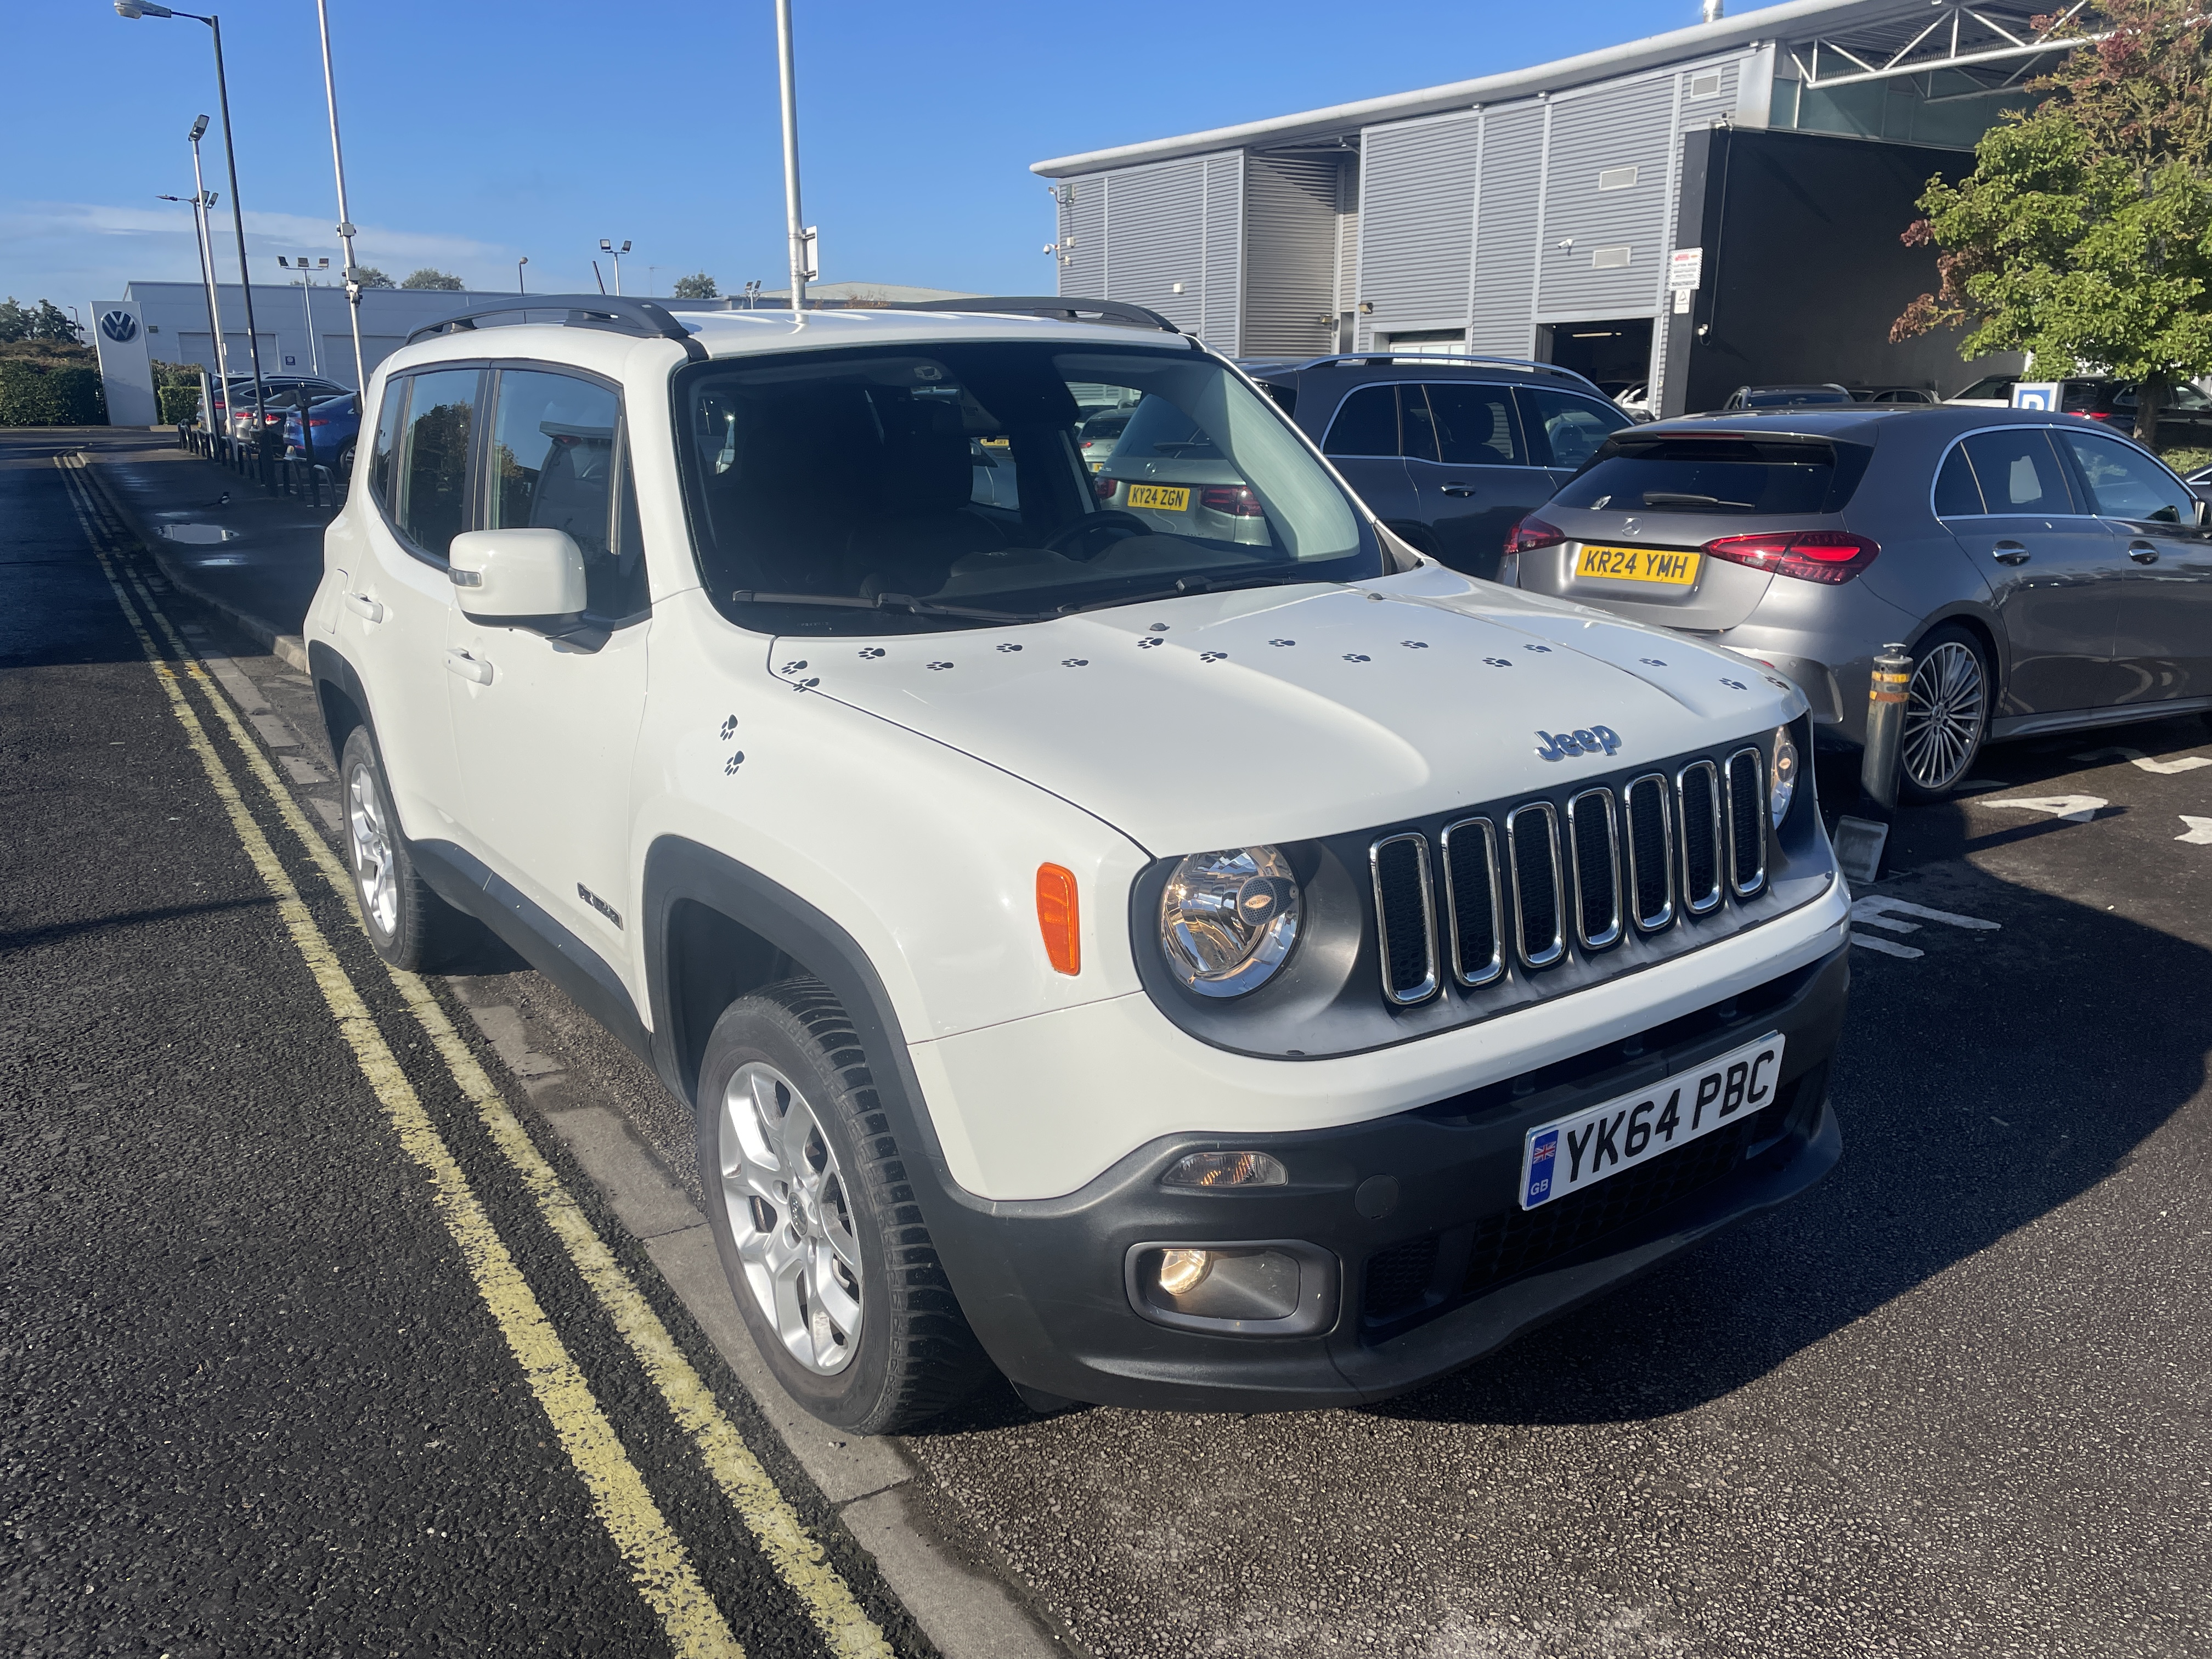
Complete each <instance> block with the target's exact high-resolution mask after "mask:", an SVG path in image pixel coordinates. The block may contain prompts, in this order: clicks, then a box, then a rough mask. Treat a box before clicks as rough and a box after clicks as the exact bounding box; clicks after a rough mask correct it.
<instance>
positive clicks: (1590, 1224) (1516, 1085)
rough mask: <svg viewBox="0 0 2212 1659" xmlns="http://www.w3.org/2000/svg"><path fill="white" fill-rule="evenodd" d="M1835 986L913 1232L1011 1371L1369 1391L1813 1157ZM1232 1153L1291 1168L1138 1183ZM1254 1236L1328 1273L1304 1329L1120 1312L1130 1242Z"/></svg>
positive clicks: (1622, 1269)
mask: <svg viewBox="0 0 2212 1659" xmlns="http://www.w3.org/2000/svg"><path fill="white" fill-rule="evenodd" d="M1849 984H1850V967H1849V963H1848V962H1847V961H1846V951H1844V950H1839V951H1836V952H1835V953H1833V954H1832V955H1831V956H1829V957H1826V958H1824V959H1823V960H1821V961H1820V962H1818V963H1813V964H1811V965H1809V966H1808V967H1805V968H1802V969H1797V970H1796V971H1795V972H1793V973H1791V974H1789V975H1784V976H1783V977H1781V978H1779V979H1777V980H1775V981H1771V982H1769V983H1768V984H1766V985H1764V986H1761V987H1759V988H1758V989H1757V990H1756V991H1753V992H1747V993H1745V994H1741V995H1740V996H1738V997H1736V998H1735V999H1734V1000H1730V1001H1729V1002H1725V1003H1722V1004H1718V1005H1716V1006H1713V1007H1710V1008H1706V1009H1704V1010H1701V1011H1700V1012H1697V1013H1695V1014H1691V1015H1688V1016H1685V1017H1684V1018H1680V1019H1676V1020H1674V1021H1671V1022H1669V1023H1668V1024H1666V1025H1664V1026H1662V1027H1659V1028H1657V1029H1656V1030H1651V1031H1648V1032H1645V1033H1643V1034H1642V1035H1641V1036H1640V1037H1638V1038H1636V1039H1632V1040H1631V1041H1629V1042H1626V1043H1614V1044H1610V1045H1608V1046H1607V1048H1603V1049H1601V1050H1598V1051H1595V1052H1594V1053H1590V1054H1583V1055H1580V1056H1577V1058H1575V1059H1573V1060H1564V1061H1561V1062H1559V1063H1558V1064H1556V1065H1553V1066H1547V1067H1545V1068H1543V1069H1542V1070H1541V1071H1538V1072H1535V1073H1530V1074H1528V1076H1526V1077H1523V1078H1518V1079H1511V1080H1510V1081H1508V1082H1505V1083H1500V1084H1497V1085H1492V1086H1490V1087H1487V1088H1485V1089H1481V1090H1478V1091H1473V1092H1472V1093H1469V1094H1468V1095H1463V1096H1459V1097H1454V1098H1453V1099H1450V1100H1445V1101H1439V1102H1437V1103H1433V1104H1431V1105H1429V1106H1426V1107H1423V1108H1421V1109H1418V1110H1415V1111H1410V1112H1401V1113H1399V1114H1396V1115H1393V1116H1390V1117H1387V1118H1383V1119H1379V1120H1376V1121H1370V1122H1366V1123H1359V1124H1354V1125H1350V1126H1347V1127H1343V1128H1339V1129H1329V1130H1321V1131H1315V1132H1310V1133H1299V1134H1286V1135H1238V1136H1237V1137H1236V1138H1235V1139H1234V1140H1233V1141H1231V1140H1225V1139H1221V1138H1219V1137H1209V1136H1203V1135H1177V1136H1171V1137H1168V1138H1166V1139H1161V1140H1158V1141H1156V1142H1153V1143H1152V1144H1151V1145H1148V1146H1144V1147H1142V1148H1139V1150H1138V1151H1137V1152H1133V1153H1131V1154H1130V1155H1129V1156H1128V1157H1127V1158H1123V1159H1122V1160H1121V1162H1120V1163H1118V1164H1115V1166H1114V1167H1113V1168H1112V1169H1111V1170H1108V1171H1107V1172H1106V1173H1105V1174H1103V1175H1102V1176H1099V1177H1098V1178H1097V1180H1095V1181H1093V1182H1091V1183H1090V1184H1089V1185H1088V1186H1086V1187H1085V1188H1083V1189H1082V1190H1081V1191H1079V1192H1077V1193H1074V1194H1070V1195H1069V1196H1067V1197H1066V1198H1063V1199H1055V1200H1045V1201H1041V1202H1035V1203H996V1204H978V1203H977V1202H976V1201H975V1200H973V1199H972V1198H970V1199H969V1200H967V1201H966V1202H965V1203H962V1202H959V1201H957V1200H956V1201H954V1202H952V1203H950V1204H945V1205H932V1206H930V1207H931V1209H932V1210H933V1212H936V1213H935V1214H934V1215H933V1231H935V1232H936V1233H937V1234H938V1242H939V1251H940V1255H941V1256H942V1258H943V1260H944V1261H945V1267H946V1269H947V1272H948V1273H949V1274H950V1275H951V1279H952V1284H953V1288H954V1290H955V1291H957V1294H958V1296H959V1298H960V1303H961V1305H962V1307H963V1310H965V1311H966V1313H967V1316H968V1318H969V1322H970V1323H971V1324H972V1325H973V1326H974V1328H975V1332H976V1334H977V1335H978V1336H979V1337H980V1338H981V1340H982V1343H983V1346H984V1347H985V1348H986V1349H987V1351H988V1352H989V1353H990V1355H991V1358H993V1359H994V1361H996V1362H997V1364H998V1365H999V1367H1000V1370H1004V1371H1005V1372H1006V1375H1007V1376H1010V1377H1012V1379H1014V1380H1015V1381H1016V1382H1018V1383H1023V1384H1024V1385H1026V1386H1027V1387H1029V1388H1030V1389H1036V1390H1039V1391H1042V1392H1044V1393H1048V1394H1053V1395H1062V1396H1065V1397H1066V1398H1068V1399H1073V1400H1080V1401H1090V1402H1092V1403H1095V1404H1100V1405H1114V1406H1127V1407H1161V1408H1167V1409H1176V1410H1192V1411H1265V1410H1279V1409H1285V1408H1295V1407H1316V1406H1328V1405H1345V1404H1351V1403H1356V1402H1359V1401H1372V1400H1377V1399H1382V1398H1384V1397H1386V1396H1388V1395H1393V1394H1397V1393H1401V1392H1402V1391H1404V1390H1406V1389H1411V1388H1414V1387H1417V1386H1418V1385H1419V1384H1420V1383H1425V1382H1427V1381H1429V1380H1430V1379H1431V1378H1433V1377H1436V1376H1441V1375H1442V1374H1443V1373H1444V1372H1446V1371H1449V1370H1453V1369H1454V1368H1455V1367H1457V1366H1459V1365H1462V1364H1465V1363H1467V1362H1468V1360H1470V1359H1473V1358H1476V1357H1477V1356H1479V1355H1480V1354H1483V1353H1485V1352H1488V1351H1490V1350H1491V1349H1493V1348H1496V1347H1498V1346H1500V1345H1502V1344H1504V1343H1505V1342H1507V1341H1510V1340H1511V1339H1512V1338H1513V1337H1514V1336H1516V1335H1517V1334H1520V1333H1521V1332H1522V1331H1524V1330H1527V1329H1528V1328H1531V1327H1533V1326H1535V1325H1538V1324H1541V1323H1543V1322H1546V1321H1547V1320H1549V1319H1551V1318H1553V1317H1554V1316H1557V1315H1559V1313H1560V1312H1562V1311H1563V1310H1566V1309H1568V1308H1571V1307H1572V1306H1573V1305H1574V1304H1577V1303H1578V1302H1582V1301H1583V1300H1585V1299H1587V1298H1589V1297H1594V1296H1596V1295H1598V1294H1600V1293H1601V1292H1602V1291H1606V1290H1607V1289H1609V1288H1611V1287H1612V1286H1613V1285H1618V1284H1620V1282H1621V1281H1623V1280H1624V1279H1627V1278H1629V1277H1631V1276H1632V1275H1633V1274H1635V1273H1639V1272H1641V1271H1642V1270H1644V1268H1646V1267H1650V1265H1651V1264H1653V1263H1654V1262H1656V1261H1659V1260H1661V1259H1662V1258H1663V1257H1665V1256H1667V1255H1670V1254H1672V1253H1673V1252H1674V1251H1676V1250H1679V1249H1682V1248H1683V1247H1684V1246H1686V1245H1687V1244H1689V1243H1692V1242H1694V1241H1695V1240H1697V1239H1699V1238H1701V1237H1705V1235H1706V1234H1708V1233H1711V1232H1712V1231H1716V1230H1717V1229H1718V1228H1721V1227H1723V1226H1726V1225H1729V1223H1730V1222H1733V1221H1736V1220H1739V1219H1741V1218H1742V1217H1744V1216H1746V1215H1748V1214H1750V1213H1751V1212H1753V1211H1756V1210H1760V1209H1764V1208H1767V1207H1770V1206H1774V1205H1777V1204H1780V1203H1782V1202H1784V1201H1785V1200H1788V1199H1790V1198H1792V1197H1794V1196H1795V1195H1796V1194H1798V1193H1800V1192H1802V1191H1803V1190H1804V1189H1805V1188H1808V1187H1809V1186H1811V1185H1812V1184H1813V1183H1814V1182H1816V1181H1818V1180H1819V1179H1820V1177H1821V1176H1824V1175H1826V1173H1827V1172H1828V1170H1830V1169H1832V1167H1833V1166H1834V1165H1835V1164H1836V1161H1837V1159H1838V1158H1840V1157H1841V1156H1842V1151H1843V1141H1842V1136H1841V1134H1840V1133H1839V1131H1838V1127H1837V1126H1836V1123H1835V1121H1834V1115H1833V1114H1832V1113H1831V1112H1830V1111H1829V1110H1828V1109H1827V1108H1826V1086H1827V1074H1828V1061H1829V1059H1830V1057H1831V1055H1832V1054H1833V1053H1834V1051H1835V1047H1836V1042H1837V1039H1838V1034H1839V1032H1840V1030H1841V1027H1842V1023H1843V1015H1844V1003H1845V1000H1846V995H1847V992H1848V988H1849ZM1770 1030H1778V1031H1780V1032H1781V1033H1782V1034H1783V1035H1784V1037H1785V1039H1786V1044H1785V1048H1784V1063H1783V1068H1782V1072H1781V1075H1780V1079H1779V1084H1778V1088H1777V1090H1776V1093H1775V1097H1774V1099H1773V1101H1772V1103H1771V1104H1769V1105H1767V1106H1765V1108H1763V1109H1760V1110H1759V1111H1758V1112H1757V1113H1755V1114H1750V1115H1747V1116H1746V1117H1745V1118H1743V1119H1742V1120H1741V1121H1738V1122H1737V1123H1735V1124H1733V1125H1731V1126H1729V1127H1727V1128H1725V1129H1723V1130H1721V1131H1719V1132H1717V1133H1712V1134H1709V1135H1706V1136H1705V1137H1704V1138H1702V1139H1699V1140H1696V1141H1692V1142H1690V1143H1688V1144H1686V1145H1685V1146H1681V1147H1680V1148H1678V1149H1676V1150H1675V1151H1674V1152H1668V1153H1666V1154H1664V1155H1662V1156H1661V1157H1659V1158H1652V1159H1650V1160H1647V1161H1646V1162H1645V1163H1644V1164H1639V1165H1638V1166H1636V1167H1635V1168H1634V1169H1632V1170H1626V1171H1623V1172H1622V1173H1620V1174H1619V1175H1616V1176H1613V1178H1612V1179H1610V1180H1608V1181H1606V1182H1601V1183H1600V1184H1598V1185H1597V1186H1595V1187H1592V1188H1588V1189H1587V1190H1585V1191H1583V1192H1579V1193H1576V1194H1571V1195H1569V1196H1567V1197H1565V1198H1561V1199H1558V1200H1554V1201H1553V1202H1552V1203H1550V1204H1547V1205H1545V1206H1541V1208H1539V1209H1536V1210H1534V1211H1525V1212H1524V1211H1522V1209H1521V1208H1520V1207H1519V1206H1518V1204H1517V1202H1516V1197H1515V1194H1516V1187H1517V1183H1518V1181H1519V1178H1520V1168H1521V1152H1522V1137H1523V1135H1524V1133H1525V1132H1526V1131H1527V1130H1528V1128H1529V1127H1531V1126H1533V1125H1535V1124H1539V1123H1544V1122H1547V1121H1552V1120H1553V1119H1556V1118H1559V1117H1564V1116H1566V1115H1569V1114H1571V1113H1572V1112H1574V1111H1576V1110H1577V1109H1580V1108H1582V1107H1584V1106H1589V1105H1595V1104H1596V1103H1599V1102H1601V1101H1604V1100H1607V1099H1610V1098H1612V1097H1614V1096H1617V1095H1621V1094H1625V1093H1627V1092H1628V1091H1632V1090H1635V1089H1639V1088H1643V1087H1645V1086H1648V1085H1650V1084H1653V1083H1656V1082H1657V1081H1658V1080H1659V1079H1662V1078H1664V1077H1667V1076H1668V1075H1670V1074H1672V1073H1676V1072H1680V1071H1685V1070H1687V1069H1689V1068H1691V1067H1692V1066H1697V1065H1699V1064H1700V1063H1702V1062H1703V1061H1705V1060H1709V1059H1711V1058H1712V1057H1713V1056H1715V1055H1717V1054H1724V1053H1726V1052H1727V1051H1728V1050H1729V1049H1730V1048H1734V1047H1735V1046H1737V1045H1738V1044H1741V1043H1743V1042H1748V1041H1750V1040H1752V1039H1754V1038H1756V1037H1758V1036H1761V1035H1763V1034H1764V1033H1765V1032H1767V1031H1770ZM1232 1147H1233V1148H1235V1149H1239V1150H1245V1149H1249V1150H1258V1151H1263V1152H1269V1153H1272V1154H1273V1156H1274V1157H1275V1158H1278V1159H1279V1160H1280V1161H1281V1162H1282V1164H1284V1165H1285V1169H1286V1170H1287V1171H1288V1174H1289V1177H1290V1179H1289V1183H1288V1184H1287V1185H1284V1186H1276V1187H1265V1188H1239V1189H1231V1190H1206V1189H1191V1188H1166V1187H1163V1186H1162V1185H1161V1184H1160V1176H1161V1175H1162V1174H1163V1173H1164V1171H1165V1170H1167V1169H1168V1168H1169V1166H1170V1165H1171V1164H1174V1163H1176V1160H1177V1159H1179V1158H1182V1157H1183V1156H1184V1155H1185V1154H1187V1153H1188V1152H1194V1151H1209V1150H1220V1149H1225V1148H1232ZM1378 1177H1380V1179H1378ZM1260 1241H1278V1242H1282V1243H1285V1247H1286V1248H1289V1249H1291V1251H1292V1253H1293V1254H1297V1253H1298V1251H1300V1250H1303V1252H1304V1255H1303V1257H1302V1259H1303V1260H1304V1262H1305V1263H1306V1266H1305V1268H1304V1271H1305V1272H1306V1273H1307V1274H1308V1275H1309V1278H1310V1279H1314V1278H1316V1276H1318V1277H1322V1278H1326V1279H1328V1281H1329V1283H1328V1285H1327V1286H1326V1287H1325V1288H1326V1289H1327V1291H1328V1295H1327V1296H1326V1297H1325V1298H1324V1299H1323V1302H1322V1309H1323V1315H1324V1316H1323V1317H1322V1318H1321V1319H1318V1320H1308V1321H1306V1322H1304V1323H1306V1324H1307V1325H1309V1326H1314V1327H1317V1328H1311V1329H1309V1330H1307V1331H1306V1332H1305V1333H1304V1334H1286V1335H1273V1334H1231V1333H1227V1332H1220V1331H1213V1330H1206V1329H1194V1328H1176V1327H1172V1326H1170V1325H1166V1324H1163V1323H1161V1322H1158V1320H1157V1319H1156V1318H1152V1317H1147V1316H1145V1315H1144V1314H1142V1313H1140V1312H1139V1310H1138V1308H1137V1305H1136V1300H1135V1298H1134V1296H1133V1289H1132V1285H1133V1279H1132V1275H1131V1270H1130V1262H1131V1260H1132V1253H1133V1252H1134V1251H1139V1247H1140V1246H1144V1245H1146V1244H1148V1243H1161V1242H1174V1243H1189V1244H1192V1245H1201V1244H1209V1243H1210V1244H1216V1245H1233V1244H1235V1243H1239V1242H1245V1243H1256V1242H1260ZM1293 1323H1294V1324H1295V1323H1297V1322H1293Z"/></svg>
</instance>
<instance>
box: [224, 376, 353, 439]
mask: <svg viewBox="0 0 2212 1659" xmlns="http://www.w3.org/2000/svg"><path fill="white" fill-rule="evenodd" d="M350 389H351V388H349V387H347V386H340V385H339V384H338V383H337V381H336V380H324V379H322V378H321V377H320V376H319V375H313V374H264V375H263V376H262V377H261V413H262V417H263V419H264V422H265V423H266V424H267V425H268V426H269V427H270V428H272V429H276V430H280V431H281V430H282V428H283V422H284V417H285V416H286V415H287V414H288V413H289V412H290V411H292V410H297V409H300V408H301V407H303V406H305V405H306V404H310V403H313V401H315V400H316V399H317V398H335V397H337V396H339V395H340V394H341V393H343V392H349V390H350ZM215 402H216V418H217V420H219V421H221V420H224V419H226V417H228V416H230V410H229V409H228V408H227V407H225V405H226V404H229V405H234V406H235V408H236V410H237V414H236V416H235V417H234V418H233V419H229V420H228V425H227V426H226V427H225V428H222V429H226V430H228V432H229V433H230V434H231V435H232V436H233V437H234V438H237V439H239V440H240V441H244V440H245V439H246V438H247V437H249V436H251V435H252V430H253V377H252V375H250V374H234V375H232V376H231V377H230V381H229V384H228V386H217V387H216V389H215Z"/></svg>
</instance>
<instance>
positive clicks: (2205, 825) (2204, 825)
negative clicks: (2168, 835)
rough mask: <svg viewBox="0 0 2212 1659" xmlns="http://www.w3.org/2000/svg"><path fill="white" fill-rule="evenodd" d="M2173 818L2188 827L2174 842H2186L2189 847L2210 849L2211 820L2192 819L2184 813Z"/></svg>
mask: <svg viewBox="0 0 2212 1659" xmlns="http://www.w3.org/2000/svg"><path fill="white" fill-rule="evenodd" d="M2174 816H2175V817H2178V818H2179V819H2180V820H2181V821H2182V822H2183V823H2185V824H2187V825H2188V826H2189V827H2188V828H2187V829H2185V830H2183V831H2182V832H2181V833H2180V834H2179V835H2178V836H2175V837H2174V840H2176V841H2180V842H2188V843H2189V845H2191V847H2212V818H2192V817H2190V816H2189V814H2188V813H2186V812H2177V813H2175V814H2174Z"/></svg>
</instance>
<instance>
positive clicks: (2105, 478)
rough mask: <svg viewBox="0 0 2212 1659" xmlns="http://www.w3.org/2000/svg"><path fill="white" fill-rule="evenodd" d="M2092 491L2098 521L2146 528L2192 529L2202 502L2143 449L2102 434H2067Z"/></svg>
mask: <svg viewBox="0 0 2212 1659" xmlns="http://www.w3.org/2000/svg"><path fill="white" fill-rule="evenodd" d="M2063 437H2064V439H2065V441H2066V447H2068V448H2069V449H2070V450H2072V451H2073V452H2074V459H2075V462H2076V464H2078V465H2080V467H2081V477H2082V479H2083V481H2084V482H2085V483H2087V484H2088V486H2089V500H2090V501H2091V503H2092V504H2093V506H2094V507H2096V509H2097V512H2098V514H2099V516H2100V517H2102V518H2107V519H2128V520H2134V521H2136V522H2137V523H2141V524H2177V525H2178V524H2193V523H2195V522H2196V519H2197V498H2196V497H2195V496H2193V495H2191V494H2190V493H2189V488H2188V486H2187V485H2185V484H2184V483H2182V482H2181V480H2180V479H2179V478H2177V477H2174V476H2173V475H2172V473H2171V472H2168V471H2166V469H2165V468H2164V467H2162V466H2160V465H2159V464H2158V463H2157V462H2156V461H2154V460H2153V459H2151V458H2150V457H2149V456H2148V455H2146V454H2144V453H2142V451H2141V450H2139V449H2133V448H2130V447H2129V446H2127V445H2126V444H2124V443H2122V442H2120V441H2118V439H2117V438H2107V437H2106V436H2105V435H2103V434H2101V433H2097V432H2069V433H2065V434H2063Z"/></svg>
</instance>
